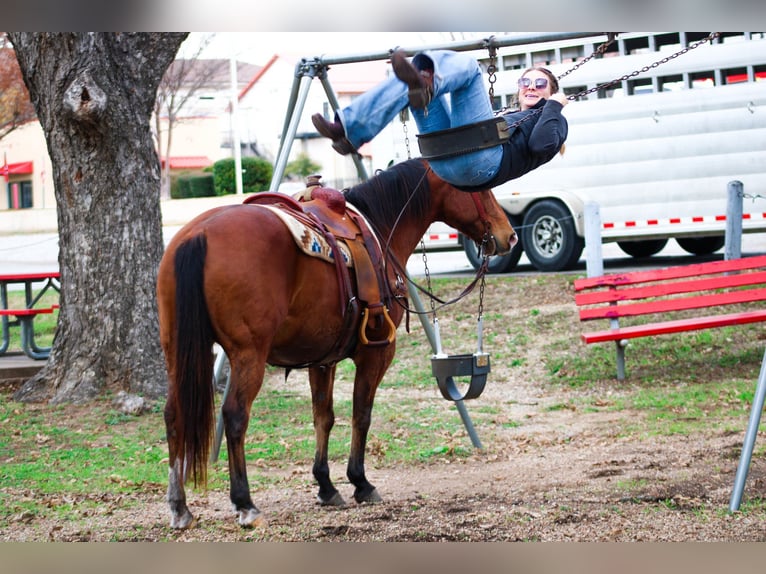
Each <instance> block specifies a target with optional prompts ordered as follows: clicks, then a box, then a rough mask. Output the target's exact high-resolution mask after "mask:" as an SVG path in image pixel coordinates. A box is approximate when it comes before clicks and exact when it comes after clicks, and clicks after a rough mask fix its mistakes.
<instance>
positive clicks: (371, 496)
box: [354, 488, 383, 504]
mask: <svg viewBox="0 0 766 574" xmlns="http://www.w3.org/2000/svg"><path fill="white" fill-rule="evenodd" d="M354 500H356V501H357V502H358V503H359V504H362V503H368V504H377V503H378V502H383V499H382V498H381V497H380V495H379V494H378V489H377V488H373V489H372V490H371V491H370V492H368V493H367V494H354Z"/></svg>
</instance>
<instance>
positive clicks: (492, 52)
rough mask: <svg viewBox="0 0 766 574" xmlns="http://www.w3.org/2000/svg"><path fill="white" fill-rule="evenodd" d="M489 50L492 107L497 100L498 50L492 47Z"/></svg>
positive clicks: (488, 69)
mask: <svg viewBox="0 0 766 574" xmlns="http://www.w3.org/2000/svg"><path fill="white" fill-rule="evenodd" d="M488 50H489V66H487V76H488V77H489V78H488V79H489V103H490V105H491V104H492V102H493V101H494V100H495V82H496V81H497V48H496V47H495V46H490V47H489V48H488Z"/></svg>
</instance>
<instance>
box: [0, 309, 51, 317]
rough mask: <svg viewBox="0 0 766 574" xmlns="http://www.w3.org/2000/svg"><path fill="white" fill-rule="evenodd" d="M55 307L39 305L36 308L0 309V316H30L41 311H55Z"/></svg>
mask: <svg viewBox="0 0 766 574" xmlns="http://www.w3.org/2000/svg"><path fill="white" fill-rule="evenodd" d="M54 309H55V307H39V308H34V309H0V316H2V315H9V316H10V315H13V316H14V317H29V316H31V315H40V314H41V313H53V310H54Z"/></svg>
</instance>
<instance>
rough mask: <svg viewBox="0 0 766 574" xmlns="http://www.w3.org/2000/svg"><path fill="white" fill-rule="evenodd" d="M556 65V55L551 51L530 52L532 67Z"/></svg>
mask: <svg viewBox="0 0 766 574" xmlns="http://www.w3.org/2000/svg"><path fill="white" fill-rule="evenodd" d="M555 63H556V54H555V53H554V51H553V50H543V51H541V52H532V65H533V66H551V65H553V64H555Z"/></svg>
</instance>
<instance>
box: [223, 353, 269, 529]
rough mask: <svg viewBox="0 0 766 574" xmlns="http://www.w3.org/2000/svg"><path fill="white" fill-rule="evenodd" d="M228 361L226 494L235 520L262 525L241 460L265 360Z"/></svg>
mask: <svg viewBox="0 0 766 574" xmlns="http://www.w3.org/2000/svg"><path fill="white" fill-rule="evenodd" d="M229 360H230V362H231V382H230V387H229V394H228V395H227V396H226V400H225V401H224V404H223V408H222V415H223V423H224V428H225V430H226V448H227V451H228V453H229V481H230V498H231V504H232V507H233V509H234V512H236V513H237V522H238V524H239V525H240V526H242V527H254V526H263V525H265V524H266V520H265V518H264V517H263V514H261V511H260V510H258V508H257V507H256V506H255V504H253V500H252V498H251V497H250V485H249V483H248V480H247V465H246V462H245V435H246V433H247V426H248V423H249V421H250V407H251V406H252V404H253V401H254V400H255V397H256V395H257V394H258V391H259V390H260V388H261V385H262V384H263V374H264V371H265V362H264V361H261V360H252V361H245V360H237V359H232V358H231V357H230V358H229Z"/></svg>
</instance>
